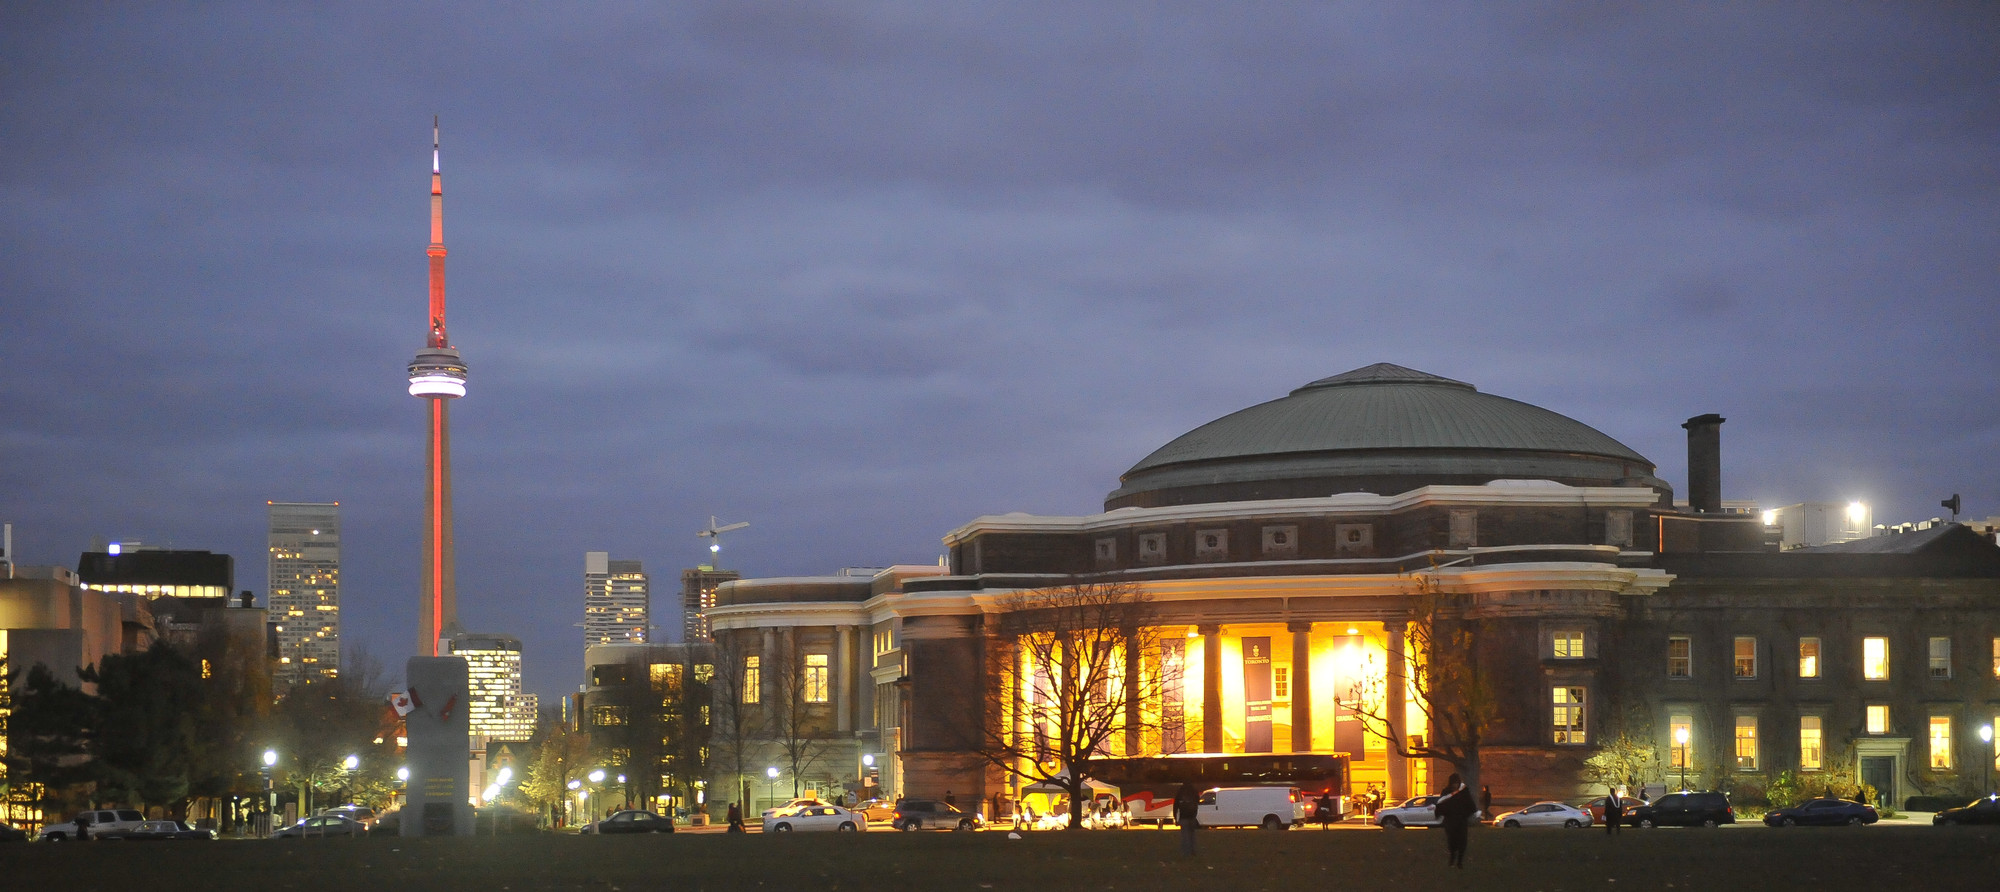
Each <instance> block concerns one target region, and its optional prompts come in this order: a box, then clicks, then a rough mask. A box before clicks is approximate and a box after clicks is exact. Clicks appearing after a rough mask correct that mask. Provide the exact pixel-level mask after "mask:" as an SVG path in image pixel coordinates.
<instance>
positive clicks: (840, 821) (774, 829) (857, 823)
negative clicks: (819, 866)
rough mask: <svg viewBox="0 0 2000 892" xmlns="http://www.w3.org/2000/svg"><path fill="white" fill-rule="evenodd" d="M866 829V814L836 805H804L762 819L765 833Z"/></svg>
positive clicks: (845, 831) (844, 831)
mask: <svg viewBox="0 0 2000 892" xmlns="http://www.w3.org/2000/svg"><path fill="white" fill-rule="evenodd" d="M866 829H868V816H867V815H864V814H862V813H860V812H858V811H854V810H853V809H847V808H841V807H840V806H838V805H806V806H801V807H799V808H796V809H793V810H792V811H790V812H788V813H786V814H782V815H772V816H771V817H768V818H765V819H764V832H765V833H790V832H792V831H794V830H833V831H837V832H842V833H849V832H854V831H858V830H866Z"/></svg>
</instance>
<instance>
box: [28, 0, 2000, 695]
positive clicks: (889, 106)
mask: <svg viewBox="0 0 2000 892" xmlns="http://www.w3.org/2000/svg"><path fill="white" fill-rule="evenodd" d="M189 7H190V5H184V4H149V5H147V6H146V8H145V9H144V10H140V9H138V5H136V4H116V5H112V4H106V5H102V6H100V5H97V4H80V3H9V4H6V5H5V6H4V7H3V8H0V190H4V192H0V195H4V200H0V249H3V250H4V262H0V521H6V522H11V523H13V524H14V529H15V544H16V548H17V551H18V552H19V555H20V559H21V561H22V562H23V563H26V564H65V565H70V566H74V565H75V562H76V559H77V555H78V553H80V552H82V551H83V550H85V549H86V548H87V547H88V546H89V545H90V544H91V541H92V540H93V539H94V538H97V537H104V538H108V539H128V540H129V539H138V540H143V541H145V542H148V543H155V544H167V545H172V546H175V547H180V548H195V549H209V550H214V551H220V552H227V553H229V554H232V555H235V557H236V560H237V576H238V580H237V582H238V587H239V588H249V589H253V590H256V591H257V592H258V593H259V596H260V597H261V596H262V594H263V590H264V588H265V584H264V574H265V559H264V525H265V507H264V503H265V501H266V500H267V499H276V500H297V501H331V500H338V501H339V502H341V504H342V510H343V522H344V526H345V544H344V556H343V564H344V579H343V597H344V602H345V603H344V609H343V618H344V622H345V627H346V635H347V637H348V638H349V639H350V640H358V641H360V642H362V643H363V644H365V645H366V646H367V647H368V648H369V649H370V650H371V651H373V652H374V654H375V655H376V656H377V657H379V658H382V659H383V660H384V661H385V662H387V663H388V664H389V665H390V666H391V667H395V668H394V669H393V673H394V674H396V675H400V665H401V662H402V659H403V657H404V656H406V655H408V654H409V652H410V651H411V649H412V648H413V647H414V644H415V642H414V639H415V637H416V631H415V629H416V610H417V603H418V597H419V592H418V589H419V580H420V576H419V566H418V565H419V555H420V535H421V529H422V526H423V522H424V516H423V512H424V502H423V490H422V480H423V473H424V417H425V413H424V408H423V404H422V403H421V402H420V401H419V400H416V399H413V398H411V397H410V396H408V395H407V393H406V392H405V385H406V382H405V371H404V366H405V365H406V364H407V363H408V362H409V359H410V356H411V354H412V353H414V352H415V350H416V349H417V348H418V347H420V346H421V345H422V344H423V342H424V337H425V331H426V329H425V318H424V317H425V304H424V302H425V288H426V283H425V275H426V274H425V258H424V244H425V242H426V241H427V226H428V209H427V207H428V204H427V203H428V198H429V174H430V161H431V158H430V149H431V146H430V138H431V117H432V115H434V114H435V115H440V116H442V119H443V157H444V177H445V205H446V207H445V241H446V244H447V245H448V246H449V248H450V251H451V256H450V260H449V264H448V268H449V295H450V311H451V316H450V332H451V337H452V340H453V342H454V343H455V344H456V345H457V346H458V347H459V348H460V349H461V350H462V351H463V352H464V355H465V358H466V360H467V362H468V363H469V364H470V366H471V370H472V373H471V381H470V394H469V396H467V397H466V398H465V399H463V400H460V401H458V402H456V403H455V404H453V406H452V423H453V437H454V462H455V474H456V486H457V503H456V504H457V517H458V555H459V559H458V585H459V597H460V615H461V620H462V622H463V624H464V625H465V626H467V627H468V628H471V629H473V630H475V631H488V632H500V633H509V634H515V635H519V636H521V637H522V638H523V639H524V640H525V641H526V644H527V673H528V686H529V688H530V689H531V690H534V691H537V692H539V693H541V694H542V695H543V696H544V697H548V696H551V695H553V694H557V693H559V692H561V691H564V690H573V689H574V687H573V686H574V685H575V684H576V683H578V682H579V681H581V665H582V645H581V637H580V636H581V631H580V630H578V629H576V628H573V625H574V624H576V623H578V622H579V621H580V620H581V618H582V573H583V553H584V552H585V551H589V550H606V551H610V552H611V553H612V557H613V558H618V559H639V560H643V561H644V562H645V563H646V567H647V568H648V570H650V571H651V572H652V573H653V574H654V576H655V588H656V590H658V591H659V592H660V593H661V594H660V595H659V596H658V597H656V601H655V603H656V608H657V612H658V614H659V616H658V617H657V618H656V622H658V623H660V624H661V625H662V626H663V627H665V629H666V630H667V632H668V634H669V635H670V636H677V635H678V628H679V621H678V613H677V607H676V606H675V604H674V595H673V594H672V593H673V592H674V591H675V590H676V589H677V587H678V576H679V571H680V570H681V569H682V568H683V567H687V566H692V565H693V564H695V563H698V562H700V561H701V560H702V559H704V558H705V557H706V552H705V551H704V550H703V545H704V541H703V540H701V539H699V538H697V537H696V536H695V532H696V531H697V530H699V529H701V528H702V527H703V526H704V525H706V523H707V521H708V518H709V516H710V515H716V516H718V517H719V518H720V519H721V520H722V521H723V522H730V521H739V520H747V521H750V522H751V523H752V526H751V527H750V528H749V529H747V530H744V531H741V532H738V533H733V534H730V535H729V536H728V537H726V539H725V551H724V566H727V567H730V568H737V569H741V570H743V571H745V572H746V574H748V575H753V576H771V575H796V574H816V573H824V572H829V571H833V570H836V569H838V568H840V567H842V566H882V565H887V564H890V563H924V564H927V563H935V562H936V560H937V559H938V557H939V555H940V554H941V553H942V552H943V546H942V544H941V542H940V539H941V537H942V536H943V534H945V533H946V532H948V531H949V530H951V529H953V528H954V527H957V526H959V525H960V524H963V523H965V522H967V521H969V520H971V519H973V518H974V517H977V516H980V515H983V514H1000V513H1006V512H1010V511H1026V512H1033V513H1045V514H1083V513H1090V512H1093V511H1096V510H1099V509H1100V508H1101V504H1102V500H1103V497H1104V494H1105V493H1106V492H1108V491H1109V490H1111V489H1113V488H1115V487H1116V486H1117V483H1118V475H1119V474H1120V473H1121V472H1123V471H1124V470H1125V469H1126V468H1128V467H1130V466H1131V465H1132V464H1134V463H1135V462H1137V461H1138V460H1139V459H1141V458H1142V457H1144V456H1145V455H1146V454H1147V453H1149V452H1150V451H1152V450H1153V449H1154V448H1156V447H1158V446H1160V445H1161V444H1163V443H1165V442H1166V441H1168V440H1170V439H1172V438H1173V437H1175V436H1177V435H1179V434H1181V433H1184V432H1186V431H1187V430H1190V429H1192V428H1194V427H1196V426H1197V425H1200V424H1202V423H1204V422H1207V421H1209V420H1212V419H1214V418H1217V417H1220V416H1222V415H1224V414H1227V413H1229V412H1232V411H1235V410H1236V409H1240V408H1243V407H1245V406H1249V405H1252V404H1254V403H1258V402H1262V401H1265V400H1269V399H1275V398H1278V397H1281V396H1283V395H1285V394H1286V393H1287V392H1289V391H1290V390H1291V389H1292V388H1295V387H1297V386H1299V385H1301V384H1304V383H1306V382H1308V381H1311V380H1313V379H1316V378H1320V377H1324V376H1327V375H1331V374H1335V373H1338V372H1342V371H1346V370H1348V369H1352V368H1356V367H1359V366H1363V365H1368V364H1370V363H1375V362H1394V363H1397V364H1400V365H1405V366H1410V367H1412V368H1417V369H1421V370H1424V371H1427V372H1431V373H1434V374H1439V375H1445V376H1448V377H1452V378H1457V379H1460V380H1464V381H1469V382H1471V383H1474V384H1476V385H1478V386H1479V387H1480V389H1481V390H1483V391H1486V392H1488V393H1496V394H1499V395H1502V396H1507V397H1512V398H1515V399H1519V400H1523V401H1526V402H1529V403H1534V404H1536V405H1540V406H1545V407H1547V408H1550V409H1553V410H1555V411H1557V412H1561V413H1563V414H1565V415H1568V416H1570V417H1573V418H1576V419H1578V420H1580V421H1582V422H1584V423H1586V424H1589V425H1591V426H1593V427H1596V428H1598V429H1599V430H1602V431H1604V432H1605V433H1607V434H1609V435H1611V436H1613V437H1615V438H1617V439H1618V440H1620V441H1621V442H1623V443H1625V444H1627V445H1629V446H1631V447H1632V448H1634V449H1636V450H1638V451H1639V452H1640V453H1642V454H1644V455H1646V456H1648V457H1649V458H1651V459H1652V460H1653V461H1655V462H1657V463H1658V465H1659V476H1661V477H1662V478H1664V479H1666V480H1668V481H1670V482H1672V483H1674V485H1675V487H1676V490H1677V491H1678V492H1679V493H1680V494H1683V495H1684V494H1685V491H1686V473H1685V470H1684V465H1685V451H1686V446H1685V444H1686V435H1685V432H1684V431H1682V430H1681V428H1680V423H1681V422H1682V421H1683V420H1685V419H1686V418H1688V417H1689V416H1692V415H1697V414H1701V413H1705V412H1718V413H1721V414H1723V415H1724V416H1727V417H1728V418H1729V422H1728V424H1727V425H1725V426H1724V428H1723V455H1724V469H1723V483H1724V497H1725V498H1731V499H1755V500H1757V501H1759V502H1760V503H1763V504H1765V505H1773V506H1775V505H1782V504H1789V503H1792V502H1798V501H1809V500H1826V501H1839V502H1845V501H1848V500H1851V499H1860V500H1865V501H1867V502H1869V503H1871V504H1873V505H1874V506H1875V517H1876V520H1877V522H1888V523H1893V522H1897V521H1903V520H1920V519H1925V518H1929V517H1931V516H1934V515H1937V514H1939V513H1941V509H1939V508H1938V507H1937V503H1938V500H1939V499H1942V498H1944V497H1946V496H1949V495H1950V494H1951V493H1953V492H1960V493H1963V494H1964V498H1965V505H1966V511H1967V513H1968V514H1970V515H1971V516H1973V517H1986V516H1988V515H1993V514H2000V480H1997V479H1996V477H2000V475H1996V472H1995V467H1996V466H1995V456H1996V455H2000V401H1996V399H1995V396H1994V382H1995V380H1996V379H2000V361H1996V348H1995V341H1996V338H1995V334H1996V328H2000V326H1996V325H1995V322H1994V315H1995V309H1996V306H2000V300H1996V285H2000V263H1996V261H2000V12H1996V8H1995V7H1994V6H1993V5H1991V4H1979V3H1967V4H1960V5H1953V4H1947V3H1915V4H1877V3H1852V4H1849V3H1837V2H1824V3H1766V4H1735V3H1724V4H1714V5H1683V4H1678V3H1674V4H1623V3H1582V4H1527V3H1509V4H1485V3H1471V4H1464V5H1458V4H1405V3H1388V4H1381V5H1379V6H1378V5H1362V4H1326V3H1298V4H1279V3H1256V4H1242V3H1210V4H1188V5H1181V4H1161V3H1150V2H1149V3H1131V4H1125V3H1112V2H1091V3H1083V4H1078V3H1072V2H1063V3H1047V4H1035V3H1009V4H999V3H981V4H971V3H922V2H904V3H826V4H817V3H804V2H773V3H749V2H734V3H698V2H676V3H672V4H656V5H640V6H627V5H622V4H608V3H591V4H456V5H430V4H422V3H406V2H397V3H383V4H367V3H339V4H330V5H329V4H297V5H289V4H288V5H280V4H243V5H238V4H201V5H199V6H198V7H197V8H189Z"/></svg>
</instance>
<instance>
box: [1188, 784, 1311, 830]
mask: <svg viewBox="0 0 2000 892" xmlns="http://www.w3.org/2000/svg"><path fill="white" fill-rule="evenodd" d="M1308 811H1310V807H1309V806H1307V805H1306V797H1305V794H1304V793H1301V792H1299V788H1298V787H1216V788H1215V789H1212V790H1209V791H1208V792H1206V793H1203V794H1201V809H1200V811H1199V814H1200V816H1201V826H1203V827H1262V828H1264V829H1266V830H1290V829H1292V828H1293V827H1297V826H1299V825H1301V824H1304V823H1305V822H1306V814H1307V812H1308Z"/></svg>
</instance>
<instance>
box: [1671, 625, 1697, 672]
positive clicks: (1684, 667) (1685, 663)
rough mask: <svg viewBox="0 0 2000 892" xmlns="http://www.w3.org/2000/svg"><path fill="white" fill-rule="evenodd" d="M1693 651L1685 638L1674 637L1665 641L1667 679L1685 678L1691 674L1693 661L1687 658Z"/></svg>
mask: <svg viewBox="0 0 2000 892" xmlns="http://www.w3.org/2000/svg"><path fill="white" fill-rule="evenodd" d="M1693 649H1694V647H1693V645H1692V643H1691V642H1690V641H1689V640H1688V639H1687V638H1686V637H1685V636H1679V635H1676V636H1674V637H1672V638H1668V639H1667V677H1668V678H1687V677H1688V676H1689V675H1691V674H1693V671H1694V660H1692V659H1690V658H1689V654H1690V652H1692V651H1693Z"/></svg>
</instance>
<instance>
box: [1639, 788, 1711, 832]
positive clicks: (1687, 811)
mask: <svg viewBox="0 0 2000 892" xmlns="http://www.w3.org/2000/svg"><path fill="white" fill-rule="evenodd" d="M1632 823H1634V824H1638V825H1639V826H1641V827H1714V826H1717V825H1719V824H1734V823H1736V809H1734V808H1731V807H1730V805H1729V797H1728V795H1726V794H1723V793H1668V794H1666V795H1665V796H1661V797H1660V798H1658V799H1655V800H1653V801H1652V802H1651V803H1649V804H1646V805H1641V806H1639V807H1638V809H1636V810H1635V811H1634V813H1633V815H1632Z"/></svg>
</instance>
